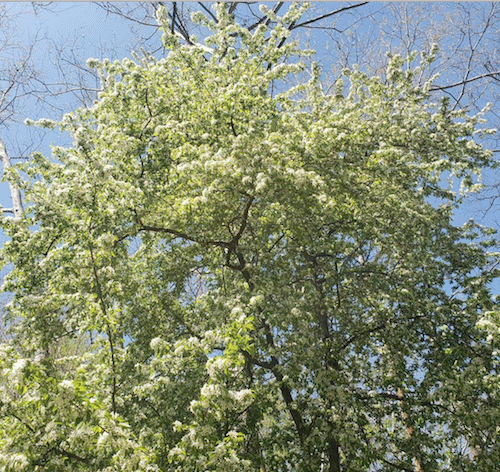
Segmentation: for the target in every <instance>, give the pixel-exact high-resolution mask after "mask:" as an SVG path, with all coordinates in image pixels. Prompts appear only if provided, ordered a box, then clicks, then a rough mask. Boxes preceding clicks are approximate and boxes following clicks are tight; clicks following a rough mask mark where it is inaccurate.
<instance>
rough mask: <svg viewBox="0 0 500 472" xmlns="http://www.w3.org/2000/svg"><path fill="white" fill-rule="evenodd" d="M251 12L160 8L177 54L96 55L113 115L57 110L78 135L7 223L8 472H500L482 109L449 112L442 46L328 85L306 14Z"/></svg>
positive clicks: (493, 261) (493, 259)
mask: <svg viewBox="0 0 500 472" xmlns="http://www.w3.org/2000/svg"><path fill="white" fill-rule="evenodd" d="M233 9H234V8H233V7H232V6H231V5H223V4H221V5H218V6H217V8H216V11H215V19H214V17H212V16H211V15H207V16H205V15H200V14H198V15H196V16H195V18H194V20H195V21H196V22H198V24H199V25H200V28H201V29H205V30H206V29H208V30H211V31H212V35H210V36H208V37H207V38H206V39H204V40H201V39H200V40H196V41H195V40H194V39H190V40H189V42H186V41H183V39H182V38H179V35H178V34H176V32H175V31H172V24H171V23H169V22H168V19H167V16H168V12H167V10H165V9H164V8H160V9H158V12H157V14H158V18H159V22H160V24H161V25H162V29H163V45H164V47H165V48H166V49H167V50H168V51H169V52H168V54H166V55H165V57H163V58H155V57H154V56H152V55H150V54H147V53H145V54H143V56H142V57H139V56H138V57H136V59H135V60H131V59H125V60H123V61H121V62H118V61H116V62H111V61H106V60H104V61H98V60H92V61H90V63H89V66H92V67H95V68H96V71H97V72H98V74H99V76H100V77H101V89H102V90H101V92H100V93H99V98H98V100H97V101H96V102H95V104H93V105H92V106H91V107H88V108H81V109H79V110H77V111H75V112H74V113H71V114H67V115H65V117H64V119H63V120H62V121H61V122H59V123H56V122H53V121H50V120H42V121H40V122H39V124H40V125H42V126H48V127H54V126H59V127H60V128H62V129H63V130H66V131H68V132H70V133H71V135H72V136H73V139H74V143H73V146H71V147H66V148H65V147H54V148H53V154H52V156H51V157H50V158H47V157H44V156H43V155H41V154H35V155H34V156H33V159H32V160H31V161H30V162H29V165H26V166H24V167H23V168H22V171H23V172H24V174H21V173H19V174H18V177H17V180H15V182H16V183H17V184H18V185H20V186H21V187H22V189H23V191H24V192H25V198H26V212H25V215H24V217H22V218H18V219H15V220H14V219H4V220H3V227H4V230H5V231H6V232H7V234H8V235H9V237H10V240H9V241H8V242H7V243H6V244H5V245H4V248H3V250H2V257H3V260H4V262H5V263H8V264H12V266H13V270H12V272H11V273H10V274H9V275H8V277H7V280H6V283H5V284H4V289H5V290H7V291H10V292H12V293H13V294H14V300H13V302H12V303H11V304H10V306H9V315H10V317H11V320H12V322H13V323H14V322H15V323H16V324H17V326H16V338H15V343H14V344H12V345H6V344H5V345H3V346H2V350H1V356H2V363H3V366H4V368H3V370H2V376H3V379H2V382H0V391H1V404H0V408H1V413H2V415H1V423H0V444H1V450H2V455H0V464H1V465H2V467H3V468H5V469H6V470H26V471H28V470H29V471H31V470H61V471H64V470H72V471H74V470H85V471H89V470H96V471H97V470H99V471H101V470H107V471H111V470H120V471H122V470H125V471H126V470H130V471H139V470H162V471H167V470H168V471H170V470H172V471H174V470H177V471H181V470H186V471H187V470H189V471H192V470H213V471H224V470H228V471H234V470H260V471H261V470H265V471H288V470H301V471H318V470H328V471H331V472H333V471H360V470H366V471H371V470H426V471H428V470H436V471H442V470H474V471H492V470H494V468H495V467H496V466H497V464H498V462H499V459H500V451H499V443H498V431H497V427H496V425H497V424H498V421H497V418H498V416H499V413H500V412H499V409H498V404H499V398H498V395H499V393H498V392H499V391H500V390H499V389H498V367H499V366H498V362H499V358H498V339H496V338H495V337H489V336H488V333H487V332H486V331H484V329H483V328H484V327H485V325H489V326H490V327H494V326H495V324H494V321H495V316H496V317H498V315H497V313H498V308H497V304H496V301H495V299H494V297H493V296H492V294H491V282H492V281H493V280H494V279H495V278H496V276H497V269H496V266H497V256H496V254H495V253H493V252H491V250H492V248H493V247H494V243H495V242H494V240H492V233H491V232H490V231H489V230H487V229H486V228H482V227H481V226H479V225H477V224H475V223H474V222H472V221H471V222H468V223H467V224H465V225H463V226H458V225H455V224H454V223H453V217H454V212H455V210H456V209H457V207H458V205H459V204H460V202H461V201H462V198H463V196H464V195H465V194H466V193H467V192H469V191H472V190H474V189H475V188H476V187H477V186H476V182H477V179H478V176H479V174H480V173H481V171H482V170H483V169H488V168H489V167H490V166H491V165H492V159H491V154H490V153H489V152H488V151H485V150H484V149H483V148H482V147H481V145H480V144H479V143H478V142H477V141H476V140H477V137H478V133H477V129H478V127H479V126H481V116H469V115H468V114H467V113H465V112H464V111H463V110H461V109H460V108H459V107H458V106H455V103H450V101H449V100H446V99H443V100H441V101H440V102H439V103H433V102H432V100H430V93H431V89H432V88H433V87H435V86H434V82H433V81H432V80H430V81H429V80H425V76H426V70H427V69H428V68H430V67H432V64H433V61H434V60H435V54H436V52H435V50H431V51H430V52H427V54H423V56H422V59H421V61H420V63H419V62H418V61H417V60H416V57H413V56H410V57H407V58H406V59H402V58H401V56H397V55H396V56H394V57H393V58H392V59H391V61H390V62H389V65H388V67H387V69H386V70H385V71H384V73H383V74H382V76H381V77H380V76H377V75H375V76H370V75H367V74H365V73H363V72H362V71H360V70H357V69H355V68H353V69H352V70H350V71H349V70H347V71H345V72H344V76H343V79H342V80H339V81H337V82H336V83H335V84H334V87H333V88H331V89H330V91H329V92H325V91H324V90H323V87H322V84H321V78H322V74H321V70H320V68H319V66H317V65H313V66H312V67H308V66H307V64H308V63H309V60H308V53H306V52H304V51H302V50H301V49H300V48H298V47H297V45H296V43H294V42H291V41H284V38H286V37H287V36H289V34H290V30H291V29H292V30H293V28H292V26H291V25H297V24H300V22H301V18H302V14H303V8H302V7H300V6H298V5H291V6H290V7H289V8H288V9H287V10H285V11H284V12H283V17H281V18H280V17H277V16H276V12H273V10H272V9H270V8H267V7H266V6H262V7H261V11H262V14H263V15H265V18H267V19H268V20H269V21H260V22H259V24H258V25H256V26H255V27H254V28H251V29H250V28H249V27H246V26H242V25H241V24H240V23H239V22H238V21H236V20H235V17H234V15H233V13H234V12H233V11H232V10H233ZM171 15H172V14H171ZM184 39H185V38H184ZM305 74H306V75H308V76H309V77H308V80H307V81H306V82H305V83H303V84H302V85H298V86H290V85H288V84H290V83H292V84H293V83H297V81H298V80H299V78H300V77H303V76H304V75H305ZM293 75H295V76H296V77H297V76H298V78H296V79H293V80H290V76H293ZM11 174H12V176H13V177H14V176H15V172H14V171H12V172H11ZM23 176H25V177H23ZM458 187H460V191H458V190H457V189H458ZM194 283H196V284H198V286H199V290H193V284H194ZM84 336H87V337H88V339H89V340H91V344H89V348H88V351H87V352H86V354H85V355H84V356H82V357H79V356H77V357H75V356H65V357H60V356H46V355H43V353H44V352H46V351H47V350H49V349H51V347H52V346H53V345H54V340H58V341H59V342H66V340H70V341H68V342H71V339H74V338H77V339H82V337H84ZM40 353H42V355H40Z"/></svg>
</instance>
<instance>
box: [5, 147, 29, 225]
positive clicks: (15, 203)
mask: <svg viewBox="0 0 500 472" xmlns="http://www.w3.org/2000/svg"><path fill="white" fill-rule="evenodd" d="M0 158H1V159H2V164H3V170H4V173H6V172H7V171H8V170H9V169H10V168H11V167H12V165H11V163H10V158H9V155H8V154H7V150H6V149H5V145H4V144H3V142H2V141H1V140H0ZM9 187H10V196H11V198H12V208H2V211H3V212H4V213H13V214H14V217H15V218H20V217H21V216H22V215H23V202H22V199H21V191H20V190H19V187H18V186H17V185H14V184H13V183H12V182H11V181H10V180H9Z"/></svg>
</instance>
